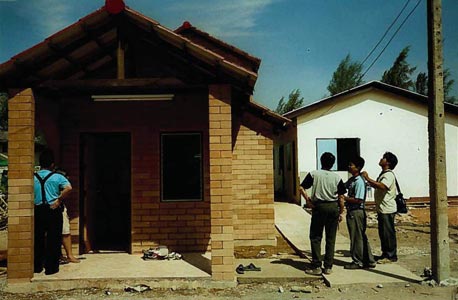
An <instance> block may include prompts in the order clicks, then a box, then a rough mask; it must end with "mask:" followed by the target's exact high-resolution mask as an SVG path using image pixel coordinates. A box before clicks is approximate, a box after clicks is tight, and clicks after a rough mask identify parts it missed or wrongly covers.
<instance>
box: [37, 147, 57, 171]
mask: <svg viewBox="0 0 458 300" xmlns="http://www.w3.org/2000/svg"><path fill="white" fill-rule="evenodd" d="M53 163H54V153H53V152H52V150H51V149H45V150H43V152H41V154H40V167H42V168H49V167H51V166H52V164H53Z"/></svg>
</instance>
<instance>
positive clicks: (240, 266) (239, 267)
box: [235, 265, 245, 274]
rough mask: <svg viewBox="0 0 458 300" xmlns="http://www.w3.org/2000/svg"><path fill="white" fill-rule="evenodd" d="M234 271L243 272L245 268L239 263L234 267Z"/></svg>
mask: <svg viewBox="0 0 458 300" xmlns="http://www.w3.org/2000/svg"><path fill="white" fill-rule="evenodd" d="M235 272H237V274H245V270H244V268H243V265H239V266H238V267H237V268H236V269H235Z"/></svg>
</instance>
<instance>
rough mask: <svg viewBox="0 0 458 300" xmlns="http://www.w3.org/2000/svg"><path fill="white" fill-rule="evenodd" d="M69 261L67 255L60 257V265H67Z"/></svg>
mask: <svg viewBox="0 0 458 300" xmlns="http://www.w3.org/2000/svg"><path fill="white" fill-rule="evenodd" d="M68 263H69V261H68V260H67V259H66V258H65V257H61V258H59V265H66V264H68Z"/></svg>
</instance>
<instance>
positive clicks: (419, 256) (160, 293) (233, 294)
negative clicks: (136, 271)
mask: <svg viewBox="0 0 458 300" xmlns="http://www.w3.org/2000/svg"><path fill="white" fill-rule="evenodd" d="M403 219H404V223H403V224H398V226H397V233H398V250H399V262H398V263H399V264H402V265H403V266H404V267H406V268H407V269H409V270H411V271H412V272H413V273H415V274H417V275H422V274H423V271H424V268H425V267H429V266H430V265H431V258H430V229H429V226H427V225H418V224H415V223H414V222H411V221H410V220H409V219H408V218H406V217H404V218H403ZM406 220H407V221H406ZM376 226H377V224H376V222H374V220H373V219H371V218H370V221H369V228H368V236H369V239H370V242H371V246H372V248H373V249H374V254H379V249H380V243H379V240H378V233H377V227H376ZM339 231H340V232H341V233H342V234H344V235H346V236H347V235H348V234H347V230H346V224H345V223H342V224H341V226H340V228H339ZM449 235H450V258H451V260H450V266H451V277H454V278H458V228H455V227H451V228H449ZM5 237H6V234H5V232H0V250H1V249H3V248H4V249H6V247H5V245H2V243H3V244H4V241H5ZM277 238H278V245H277V247H243V248H237V249H236V256H237V257H240V258H243V257H246V258H248V257H256V256H257V255H259V252H260V251H261V250H264V251H265V252H266V253H267V254H264V255H265V256H267V257H268V256H271V255H273V254H278V253H288V254H293V253H294V251H293V250H292V249H291V248H290V247H289V245H288V244H287V242H286V241H284V240H283V239H282V237H281V235H278V236H277ZM2 241H3V242H2ZM5 280H6V276H5V275H0V289H1V286H2V285H3V284H5ZM307 285H308V284H307V283H304V282H290V283H288V284H285V283H281V284H280V283H275V282H270V283H262V284H239V285H238V286H237V287H236V288H231V289H225V290H208V289H196V290H153V291H146V292H143V293H129V292H124V291H120V290H100V289H80V290H73V291H56V292H47V293H35V294H8V293H2V292H0V299H4V300H13V299H14V300H34V299H68V300H70V299H75V300H92V299H113V300H118V299H119V300H120V299H172V300H181V299H217V300H218V299H221V300H222V299H352V300H367V299H371V300H372V299H376V300H377V299H380V300H382V299H383V300H389V299H396V300H399V299H403V300H404V299H415V300H417V299H428V300H431V299H441V300H448V299H452V300H458V296H456V294H457V287H456V286H455V287H432V286H429V285H421V284H393V285H384V286H382V287H377V285H358V286H354V285H352V286H341V287H335V288H328V287H326V286H325V285H324V283H323V282H321V281H317V282H315V283H313V284H312V286H311V287H312V293H309V294H306V293H297V292H292V291H291V289H292V287H294V286H307ZM280 287H281V288H280ZM280 290H282V291H283V292H280Z"/></svg>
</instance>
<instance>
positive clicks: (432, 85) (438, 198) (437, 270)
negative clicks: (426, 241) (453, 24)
mask: <svg viewBox="0 0 458 300" xmlns="http://www.w3.org/2000/svg"><path fill="white" fill-rule="evenodd" d="M427 10H428V14H427V18H428V85H429V86H428V94H429V95H428V103H429V104H428V136H429V194H430V204H431V209H430V217H431V267H432V271H433V277H434V280H436V281H437V282H438V283H439V282H441V281H443V280H445V279H448V278H449V277H450V246H449V237H448V203H447V176H446V161H445V129H444V120H445V114H444V78H443V75H444V74H443V66H442V64H443V57H442V3H441V0H428V7H427Z"/></svg>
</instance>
